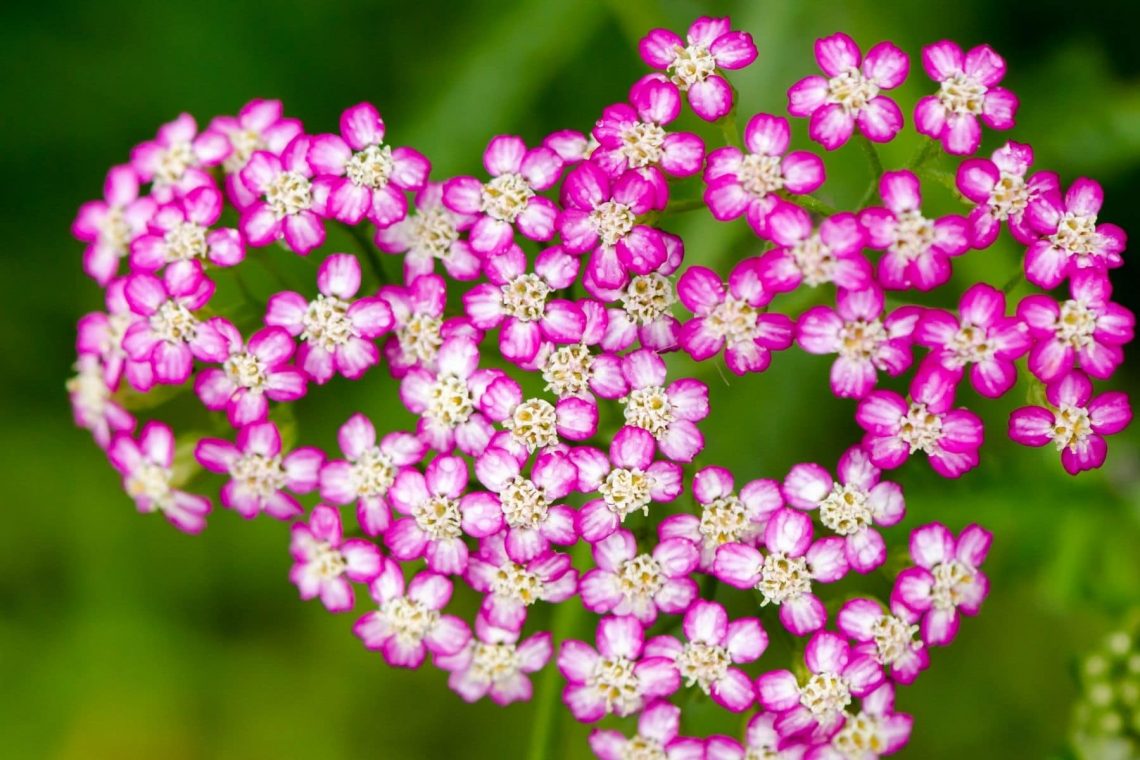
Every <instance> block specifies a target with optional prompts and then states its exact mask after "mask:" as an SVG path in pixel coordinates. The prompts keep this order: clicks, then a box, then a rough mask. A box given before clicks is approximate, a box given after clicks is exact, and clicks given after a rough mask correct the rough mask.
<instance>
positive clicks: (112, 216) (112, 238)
mask: <svg viewBox="0 0 1140 760" xmlns="http://www.w3.org/2000/svg"><path fill="white" fill-rule="evenodd" d="M157 207H158V204H157V203H156V202H155V200H154V199H153V198H150V197H144V198H140V197H139V178H138V175H137V174H136V173H135V170H134V168H133V167H131V166H113V167H111V170H110V171H108V172H107V179H106V181H105V182H104V183H103V200H99V201H88V202H87V203H84V204H83V205H82V206H80V207H79V213H78V214H77V215H76V217H75V221H74V222H72V224H71V234H72V235H73V236H75V238H76V239H77V240H81V241H83V242H84V243H87V248H86V250H84V251H83V271H84V272H86V273H87V275H88V276H89V277H91V278H92V279H93V280H95V282H97V283H99V284H100V285H102V286H103V287H106V286H107V283H109V282H110V281H111V279H112V278H113V277H115V275H116V274H118V272H119V260H120V259H122V258H123V257H124V256H126V255H127V253H128V252H129V251H130V247H131V241H132V240H134V239H135V238H136V237H137V236H138V235H141V234H142V233H144V232H145V231H146V223H147V222H148V221H150V218H151V216H152V215H153V214H154V210H155V209H156V208H157Z"/></svg>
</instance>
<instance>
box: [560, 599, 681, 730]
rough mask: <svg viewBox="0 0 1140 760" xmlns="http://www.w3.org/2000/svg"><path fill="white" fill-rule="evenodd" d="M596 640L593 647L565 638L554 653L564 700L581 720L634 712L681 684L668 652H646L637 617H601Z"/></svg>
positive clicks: (643, 628) (584, 721) (625, 714)
mask: <svg viewBox="0 0 1140 760" xmlns="http://www.w3.org/2000/svg"><path fill="white" fill-rule="evenodd" d="M596 642H597V649H596V650H595V649H594V648H593V647H591V646H590V645H589V644H587V643H585V642H583V641H576V640H574V639H568V640H566V641H564V642H562V648H561V649H560V650H559V652H558V670H559V672H560V673H562V675H563V676H564V677H565V678H566V681H567V684H566V688H565V689H563V691H562V701H563V702H565V703H566V706H567V707H568V708H570V712H571V713H573V715H574V717H575V718H577V719H578V720H579V721H581V722H582V723H593V722H594V721H596V720H599V719H600V718H602V717H603V716H605V715H609V714H614V715H618V716H621V717H625V716H627V715H633V714H634V713H637V712H640V711H641V710H642V708H644V707H645V705H646V704H647V703H649V702H652V701H653V700H654V699H659V698H661V699H663V698H667V697H669V696H670V695H671V694H673V692H675V691H677V689H678V688H679V687H680V685H681V676H680V673H678V671H677V666H676V665H674V664H673V663H672V662H671V661H670V660H669V658H668V657H649V656H645V655H644V650H645V627H644V626H643V625H642V624H641V623H639V622H638V620H637V618H635V617H629V616H626V617H605V618H602V619H601V620H600V621H599V622H598V632H597V639H596Z"/></svg>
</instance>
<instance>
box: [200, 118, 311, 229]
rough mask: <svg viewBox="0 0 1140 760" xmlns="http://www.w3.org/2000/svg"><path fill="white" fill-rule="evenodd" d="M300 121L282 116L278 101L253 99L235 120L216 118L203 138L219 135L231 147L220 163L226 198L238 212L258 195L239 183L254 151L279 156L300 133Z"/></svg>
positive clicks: (242, 183)
mask: <svg viewBox="0 0 1140 760" xmlns="http://www.w3.org/2000/svg"><path fill="white" fill-rule="evenodd" d="M302 131H303V130H302V127H301V120H300V119H293V118H285V117H283V116H282V109H281V101H279V100H260V99H256V98H255V99H254V100H251V101H249V102H248V103H246V104H245V105H244V106H242V107H241V110H240V111H238V114H237V116H216V117H214V119H213V120H212V121H211V122H210V126H209V127H207V128H206V130H205V131H204V132H203V133H202V134H203V135H207V134H209V135H220V136H221V137H222V138H223V139H225V140H226V141H227V142H228V143H229V146H230V150H229V153H228V154H227V155H226V157H225V159H224V160H223V161H222V168H223V169H224V170H225V172H226V194H227V195H228V196H229V198H230V202H232V203H233V204H234V206H235V207H236V208H238V209H244V208H245V207H247V206H249V205H250V204H252V203H253V202H254V201H256V200H257V195H256V194H255V193H253V192H252V191H251V190H250V189H249V188H247V187H246V186H245V183H244V182H242V181H241V177H240V174H241V170H242V169H244V168H245V165H246V164H247V163H248V162H249V159H250V157H251V156H252V155H253V154H254V152H255V151H259V150H264V151H268V152H269V153H274V154H277V155H280V153H281V151H283V150H285V146H286V145H288V144H289V143H291V142H292V141H293V138H294V137H296V136H297V135H299V134H301V132H302Z"/></svg>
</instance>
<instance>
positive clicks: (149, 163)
mask: <svg viewBox="0 0 1140 760" xmlns="http://www.w3.org/2000/svg"><path fill="white" fill-rule="evenodd" d="M229 152H230V145H229V142H227V141H226V140H225V139H224V138H223V137H222V136H221V135H218V134H216V133H213V132H210V131H206V132H203V133H201V134H198V123H197V122H196V121H194V117H193V116H191V115H190V114H188V113H184V114H180V115H179V116H178V118H177V119H175V120H174V121H168V122H167V123H166V124H163V125H162V126H161V127H159V128H158V134H157V135H156V136H155V139H153V140H148V141H147V142H144V143H139V144H138V145H136V146H135V147H134V148H132V149H131V166H133V167H134V169H135V171H136V172H137V173H138V177H139V180H140V181H142V182H150V183H151V188H150V194H151V196H152V197H153V198H154V199H155V200H157V201H158V202H159V203H166V202H167V201H170V200H172V199H173V198H176V197H180V196H183V195H186V194H188V193H189V192H190V191H192V190H195V189H197V188H199V187H212V186H213V184H214V180H213V178H211V177H210V175H209V174H208V173H207V172H206V171H205V169H208V168H209V167H211V166H217V165H218V164H220V163H221V162H222V160H223V159H225V157H226V156H227V155H229Z"/></svg>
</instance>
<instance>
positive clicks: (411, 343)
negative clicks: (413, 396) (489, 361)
mask: <svg viewBox="0 0 1140 760" xmlns="http://www.w3.org/2000/svg"><path fill="white" fill-rule="evenodd" d="M377 295H378V296H379V297H380V298H382V299H384V301H385V302H386V303H387V304H388V308H390V309H391V310H392V320H393V325H392V335H390V336H389V337H388V339H387V340H386V341H385V342H384V347H383V351H384V358H385V359H387V360H388V371H389V372H391V373H392V376H393V377H395V378H397V379H403V377H404V375H406V374H408V371H409V370H412V369H415V368H417V367H423V368H425V369H429V370H431V369H435V368H436V359H437V357H438V356H439V349H440V347H441V346H442V345H443V342H444V341H445V340H447V339H448V338H450V337H453V336H467V337H469V338H471V339H472V340H474V341H480V340H482V339H483V332H482V331H481V330H480V329H479V328H477V327H475V326H474V325H473V324H472V323H471V320H470V319H469V318H467V317H450V318H447V319H445V318H444V310H445V309H446V308H447V283H446V281H445V280H444V279H443V278H442V277H440V276H439V275H434V274H427V275H421V276H419V277H416V278H415V279H413V280H412V281H411V282H409V283H408V285H407V286H406V287H405V286H401V285H384V286H383V287H381V288H380V290H379V291H378V292H377Z"/></svg>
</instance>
